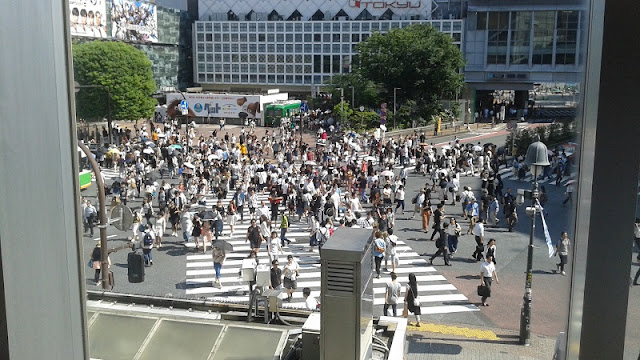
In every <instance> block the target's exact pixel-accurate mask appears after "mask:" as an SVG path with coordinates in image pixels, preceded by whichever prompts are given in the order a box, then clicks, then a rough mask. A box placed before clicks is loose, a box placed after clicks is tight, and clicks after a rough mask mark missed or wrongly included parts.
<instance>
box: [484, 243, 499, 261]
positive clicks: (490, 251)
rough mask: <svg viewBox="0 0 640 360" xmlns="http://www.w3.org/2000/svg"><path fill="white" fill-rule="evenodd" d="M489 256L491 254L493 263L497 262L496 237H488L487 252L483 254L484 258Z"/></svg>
mask: <svg viewBox="0 0 640 360" xmlns="http://www.w3.org/2000/svg"><path fill="white" fill-rule="evenodd" d="M489 256H491V259H492V261H493V263H494V264H497V263H496V239H493V238H492V239H489V242H488V243H487V252H486V253H485V255H484V257H485V259H488V258H489Z"/></svg>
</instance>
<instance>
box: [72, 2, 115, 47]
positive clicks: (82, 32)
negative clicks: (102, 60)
mask: <svg viewBox="0 0 640 360" xmlns="http://www.w3.org/2000/svg"><path fill="white" fill-rule="evenodd" d="M105 1H106V0H69V11H71V36H87V37H95V38H106V37H107V26H106V25H107V16H106V10H107V6H106V3H105Z"/></svg>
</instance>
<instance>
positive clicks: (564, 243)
mask: <svg viewBox="0 0 640 360" xmlns="http://www.w3.org/2000/svg"><path fill="white" fill-rule="evenodd" d="M570 245H571V242H570V241H569V236H568V235H567V232H566V231H563V232H562V233H561V234H560V240H558V242H557V243H556V251H555V253H554V255H558V256H559V257H560V262H559V263H557V264H556V271H559V272H560V274H562V275H567V273H566V272H565V271H564V266H565V265H566V264H567V259H568V258H569V246H570Z"/></svg>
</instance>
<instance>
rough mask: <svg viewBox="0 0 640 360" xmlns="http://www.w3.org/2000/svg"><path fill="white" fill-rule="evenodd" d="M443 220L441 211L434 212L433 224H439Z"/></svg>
mask: <svg viewBox="0 0 640 360" xmlns="http://www.w3.org/2000/svg"><path fill="white" fill-rule="evenodd" d="M441 219H442V211H441V210H440V209H436V211H434V212H433V222H434V223H436V224H439V223H440V220H441Z"/></svg>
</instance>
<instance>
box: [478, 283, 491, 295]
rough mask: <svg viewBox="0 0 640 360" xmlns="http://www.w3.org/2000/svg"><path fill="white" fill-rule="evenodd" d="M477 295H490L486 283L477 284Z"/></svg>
mask: <svg viewBox="0 0 640 360" xmlns="http://www.w3.org/2000/svg"><path fill="white" fill-rule="evenodd" d="M478 296H486V297H489V296H491V289H489V287H487V286H486V285H478Z"/></svg>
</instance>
